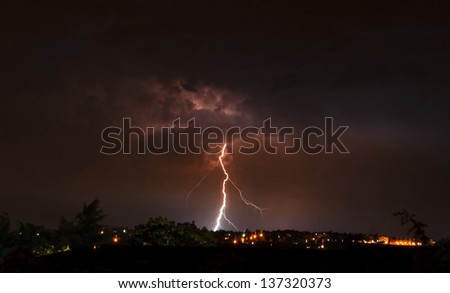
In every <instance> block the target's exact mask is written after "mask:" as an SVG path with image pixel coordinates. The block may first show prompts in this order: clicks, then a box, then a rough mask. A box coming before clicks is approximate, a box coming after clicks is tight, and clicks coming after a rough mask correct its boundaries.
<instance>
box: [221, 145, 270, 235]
mask: <svg viewBox="0 0 450 293" xmlns="http://www.w3.org/2000/svg"><path fill="white" fill-rule="evenodd" d="M226 148H227V144H226V143H225V144H224V145H223V147H222V151H221V153H220V157H219V163H220V166H221V167H222V171H223V174H225V179H224V180H223V182H222V205H221V207H220V209H219V214H218V216H217V219H216V226H215V227H214V229H213V231H217V230H218V229H219V228H220V227H221V221H222V219H224V220H225V221H226V222H227V223H228V224H230V225H231V226H233V227H234V228H235V229H236V230H239V229H238V228H237V227H236V225H235V224H233V222H231V221H230V220H229V219H228V218H227V216H226V214H225V210H226V208H227V197H228V195H227V190H226V186H227V182H228V181H229V182H230V183H231V184H232V185H233V187H234V188H235V189H236V190H237V191H238V192H239V196H240V198H241V200H242V201H243V202H244V203H245V204H246V205H248V206H251V207H253V208H255V209H257V210H258V211H259V212H260V213H261V214H262V212H263V210H264V209H263V208H260V207H258V206H257V205H255V204H254V203H252V202H250V201H249V200H247V199H246V198H245V197H244V195H243V193H242V191H241V189H240V188H239V187H238V186H237V185H236V183H234V182H233V181H232V180H231V179H230V175H229V174H228V172H227V169H226V168H225V164H224V162H223V159H224V158H225V156H226Z"/></svg>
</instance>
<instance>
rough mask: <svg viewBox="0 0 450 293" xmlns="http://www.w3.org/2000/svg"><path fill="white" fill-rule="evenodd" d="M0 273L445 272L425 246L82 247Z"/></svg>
mask: <svg viewBox="0 0 450 293" xmlns="http://www.w3.org/2000/svg"><path fill="white" fill-rule="evenodd" d="M0 271H2V272H159V273H163V272H172V273H176V272H450V265H449V261H448V259H446V258H442V256H441V255H437V254H436V253H435V251H434V250H433V249H432V248H427V247H386V246H376V245H374V246H354V247H350V248H348V249H345V250H304V249H289V248H283V249H282V248H256V247H219V248H217V247H216V248H187V247H133V246H103V247H98V248H97V249H92V248H84V249H78V250H72V251H68V252H63V253H57V254H52V255H48V256H43V257H33V256H31V255H29V254H27V253H26V252H21V251H20V250H19V251H16V252H15V254H13V255H12V256H10V257H9V258H8V259H6V260H5V262H4V264H3V265H2V266H0Z"/></svg>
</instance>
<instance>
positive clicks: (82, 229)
mask: <svg viewBox="0 0 450 293" xmlns="http://www.w3.org/2000/svg"><path fill="white" fill-rule="evenodd" d="M104 218H105V215H104V214H103V211H102V209H101V208H100V200H99V199H94V200H93V201H92V202H91V203H90V204H86V203H85V204H84V205H83V210H82V211H81V212H80V213H79V214H77V215H76V224H75V230H76V231H77V232H78V235H79V236H80V238H81V242H80V244H81V245H91V244H93V243H95V242H96V241H97V240H98V237H99V235H98V231H99V230H100V225H99V223H100V221H101V220H103V219H104Z"/></svg>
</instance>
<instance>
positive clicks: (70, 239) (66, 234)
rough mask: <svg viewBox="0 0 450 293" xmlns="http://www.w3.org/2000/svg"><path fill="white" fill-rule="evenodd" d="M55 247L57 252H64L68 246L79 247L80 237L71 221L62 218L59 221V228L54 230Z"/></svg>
mask: <svg viewBox="0 0 450 293" xmlns="http://www.w3.org/2000/svg"><path fill="white" fill-rule="evenodd" d="M55 242H56V243H55V244H56V246H57V248H58V250H65V249H66V248H67V247H70V246H79V245H80V243H81V236H80V235H78V233H77V231H76V229H75V224H74V223H73V222H72V221H69V220H67V219H66V218H64V217H62V218H61V220H60V221H59V227H58V229H57V230H56V241H55Z"/></svg>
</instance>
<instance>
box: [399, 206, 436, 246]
mask: <svg viewBox="0 0 450 293" xmlns="http://www.w3.org/2000/svg"><path fill="white" fill-rule="evenodd" d="M394 216H395V217H398V218H400V223H401V224H402V225H407V224H411V228H409V230H408V234H412V235H413V237H414V239H415V240H416V241H420V242H422V243H423V244H427V243H428V241H429V238H428V237H427V236H426V235H425V227H427V225H426V224H424V223H422V222H420V221H418V220H416V215H414V214H410V213H409V212H408V211H407V210H406V209H403V210H401V211H398V212H395V213H394Z"/></svg>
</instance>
